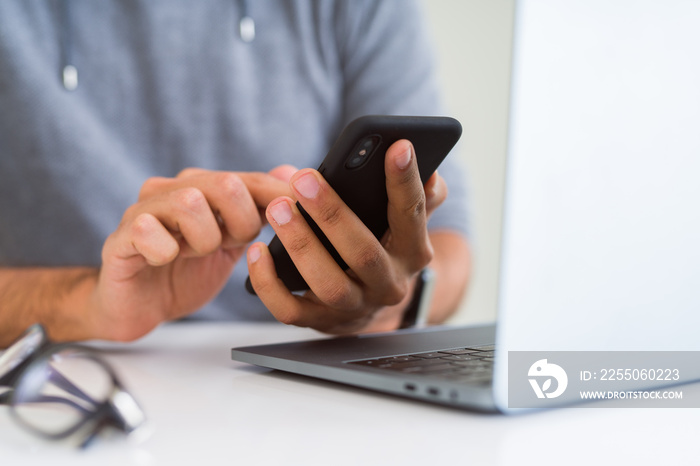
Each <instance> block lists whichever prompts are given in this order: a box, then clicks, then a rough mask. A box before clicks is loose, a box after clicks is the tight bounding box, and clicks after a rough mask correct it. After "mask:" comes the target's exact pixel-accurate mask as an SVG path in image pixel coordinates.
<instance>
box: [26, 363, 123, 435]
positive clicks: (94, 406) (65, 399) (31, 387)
mask: <svg viewBox="0 0 700 466" xmlns="http://www.w3.org/2000/svg"><path fill="white" fill-rule="evenodd" d="M82 356H83V355H82V354H81V353H80V352H77V351H75V350H71V349H65V350H62V351H58V352H56V353H53V354H52V355H51V356H50V357H48V358H43V359H41V360H39V361H36V362H35V363H33V364H32V365H31V366H29V367H28V368H27V372H26V373H25V374H24V375H23V377H22V378H21V380H20V382H19V384H18V386H17V387H16V388H15V394H14V400H13V409H14V410H15V413H16V415H17V417H18V418H19V420H21V421H22V422H24V423H25V424H26V425H27V426H28V427H30V428H32V429H34V430H37V431H39V432H43V433H45V434H47V435H52V436H55V435H60V434H61V433H64V432H67V431H70V430H71V429H73V428H75V427H76V426H78V425H80V424H81V423H82V422H84V421H85V420H86V419H87V418H89V417H90V416H91V415H93V414H94V413H95V412H96V411H97V410H98V409H99V408H100V406H102V405H103V404H104V402H105V401H106V400H107V399H108V397H109V396H110V394H111V392H112V390H113V388H114V382H113V379H112V377H111V375H110V373H109V372H108V371H107V369H106V368H105V367H104V366H103V365H102V364H100V363H99V362H97V361H95V360H93V359H90V358H85V357H82Z"/></svg>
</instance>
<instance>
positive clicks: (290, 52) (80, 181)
mask: <svg viewBox="0 0 700 466" xmlns="http://www.w3.org/2000/svg"><path fill="white" fill-rule="evenodd" d="M253 25H254V27H253ZM425 35H426V34H425V31H424V29H423V26H422V23H421V20H420V11H419V9H418V7H417V6H416V5H415V4H414V3H413V2H405V1H399V2H395V1H390V0H378V1H369V0H368V1H358V0H353V1H340V0H339V1H321V2H313V1H309V0H306V1H302V0H300V1H295V2H290V1H282V0H280V1H272V0H270V1H266V2H245V1H243V2H241V1H238V2H237V1H230V0H207V1H197V2H194V1H193V2H187V1H180V2H172V1H137V0H133V1H124V2H118V1H100V2H87V1H81V0H61V1H58V2H51V1H39V0H36V1H30V2H27V1H23V0H13V1H7V2H2V3H1V4H0V108H2V112H1V115H0V222H2V223H1V224H0V344H7V343H9V342H10V341H12V339H13V338H15V337H16V336H17V335H18V334H19V333H20V332H21V331H22V330H23V329H24V328H26V327H27V326H29V325H30V324H32V323H34V322H41V323H42V324H44V325H45V327H46V328H47V330H48V332H49V335H50V337H51V338H53V339H54V340H80V339H86V338H103V339H113V340H132V339H135V338H138V337H140V336H142V335H144V334H146V333H147V332H149V331H150V330H151V329H153V328H154V327H155V326H157V325H158V324H159V323H160V322H163V321H167V320H172V319H179V318H183V317H186V316H192V318H201V319H238V320H244V319H248V320H250V319H257V320H260V319H265V318H266V317H265V316H269V315H272V316H274V317H275V318H277V319H278V320H280V321H282V322H285V323H288V324H294V325H301V326H309V327H313V328H316V329H318V330H320V331H324V332H328V333H351V332H361V331H376V330H389V329H392V328H396V327H397V326H398V324H399V322H400V320H401V316H402V313H403V310H404V309H405V306H406V303H407V302H408V301H409V299H410V297H411V294H412V285H413V282H414V279H415V276H416V274H417V272H418V271H419V270H420V269H421V268H422V267H424V266H426V265H430V266H431V267H432V268H433V269H435V271H436V274H437V281H436V293H435V295H436V298H435V300H434V302H433V304H432V309H431V316H430V318H431V320H432V321H434V322H439V321H443V320H444V319H445V318H447V317H448V316H449V315H450V314H451V313H452V312H453V311H454V309H455V307H456V306H457V304H458V302H459V300H460V297H461V295H462V293H463V291H464V289H465V287H466V284H467V281H468V277H469V270H470V268H469V262H470V261H469V248H468V243H467V240H466V234H467V222H466V213H465V210H466V209H465V193H464V188H463V186H462V178H461V176H460V172H459V170H458V167H457V166H456V165H455V161H454V160H452V161H450V160H449V158H448V160H447V161H446V162H445V164H444V165H443V168H442V169H441V174H442V175H443V176H444V178H443V177H442V176H439V175H435V176H433V177H432V178H431V180H430V181H429V182H428V183H427V184H426V186H425V188H423V187H422V186H421V185H420V181H419V179H418V176H417V172H416V166H415V159H416V154H415V152H414V150H413V148H412V146H411V144H410V142H408V141H398V142H397V143H395V144H394V145H393V146H392V147H391V148H390V149H389V150H388V151H387V153H386V161H385V167H386V176H387V189H388V194H389V204H390V205H389V211H388V214H389V221H390V231H389V232H388V234H387V235H386V237H385V238H383V240H382V241H381V242H379V241H377V240H376V239H375V238H374V237H373V236H372V235H371V234H370V233H369V232H368V231H367V230H366V229H365V228H364V226H363V225H362V224H361V222H359V221H358V220H357V218H355V217H354V216H353V214H352V212H350V211H349V210H348V209H347V207H346V206H345V205H344V204H343V203H342V201H340V200H339V199H338V198H337V196H335V193H334V192H333V191H332V190H331V189H330V188H329V186H328V185H327V184H326V183H325V181H324V180H323V178H322V177H321V176H320V175H319V174H318V172H316V171H315V170H313V169H309V168H306V169H303V170H300V171H297V170H296V168H294V167H315V166H317V165H318V163H319V162H320V160H321V159H322V158H323V156H324V155H325V152H326V150H327V149H328V147H329V146H330V144H331V143H332V141H333V139H334V138H335V137H336V136H337V135H338V134H339V132H340V131H341V129H342V128H343V127H344V126H345V124H347V123H348V122H349V121H351V120H353V119H354V118H356V117H358V116H361V115H364V114H418V115H429V114H440V113H443V112H442V109H441V107H440V104H439V99H438V95H437V94H438V93H437V90H436V88H437V86H436V80H435V76H434V74H433V72H432V67H431V63H430V50H429V47H428V46H427V45H426V43H427V41H426V38H425ZM289 164H292V165H289ZM189 167H198V168H189ZM448 186H449V190H450V196H449V197H447V190H448ZM136 193H138V194H139V195H138V198H135V195H136ZM295 200H299V202H300V203H301V204H302V206H304V208H305V209H306V210H307V211H308V212H309V214H310V215H311V216H312V217H313V218H314V219H315V220H316V222H317V223H318V224H319V226H321V228H322V229H324V230H325V231H327V236H328V237H329V239H330V240H331V242H332V243H333V244H334V245H335V247H336V249H338V251H339V252H340V253H341V255H342V256H343V258H344V260H345V261H346V262H347V263H348V264H349V265H350V270H349V271H348V272H347V273H345V272H343V271H342V270H341V269H340V268H339V267H338V266H337V265H336V264H335V262H334V261H333V260H332V259H330V257H329V256H328V255H327V253H326V252H325V250H324V249H322V247H321V246H320V244H319V243H318V241H317V240H315V237H313V236H312V235H311V233H310V231H309V229H308V225H306V223H305V222H304V221H303V219H302V218H301V217H300V216H299V212H298V210H297V209H296V207H295V205H294V201H295ZM441 204H442V205H441ZM439 205H441V207H440V209H437V207H438V206H439ZM429 216H430V217H431V220H430V230H428V229H427V226H426V224H427V219H428V217H429ZM120 217H121V220H120ZM265 223H269V224H270V226H271V228H270V227H264V224H265ZM261 231H262V234H261V235H260V236H258V234H259V233H260V232H261ZM275 232H276V233H277V234H278V235H279V236H280V238H281V239H282V241H283V242H284V243H285V244H286V245H287V249H288V250H289V252H290V255H291V256H292V257H293V258H294V259H295V262H296V263H297V266H298V267H299V269H300V270H301V271H302V273H303V274H304V276H305V278H306V279H307V282H308V283H309V285H310V288H311V290H310V292H309V293H307V294H305V295H304V296H298V295H293V294H291V293H289V292H288V291H287V290H286V289H285V288H284V287H283V285H281V283H280V282H279V281H277V280H276V274H275V272H274V267H273V265H272V263H271V258H270V256H269V251H268V250H267V248H266V246H265V244H266V243H267V242H268V240H269V238H271V236H272V235H273V234H274V233H275ZM256 238H257V241H256V242H255V243H253V244H252V245H251V246H250V247H249V244H250V242H251V241H253V240H254V239H256ZM246 251H247V257H246V260H244V259H243V256H244V254H246ZM246 263H247V266H248V267H247V268H246ZM248 269H249V272H250V276H251V281H252V283H253V286H254V287H255V289H256V291H257V294H258V297H253V296H249V295H247V294H246V292H245V291H244V288H243V281H244V278H245V276H246V275H247V274H248ZM268 311H269V312H268Z"/></svg>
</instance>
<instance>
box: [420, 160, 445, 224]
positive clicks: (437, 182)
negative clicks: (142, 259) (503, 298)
mask: <svg viewBox="0 0 700 466" xmlns="http://www.w3.org/2000/svg"><path fill="white" fill-rule="evenodd" d="M423 191H424V192H425V210H426V215H427V216H428V218H430V215H432V213H433V212H434V211H435V209H437V208H438V207H439V206H440V205H441V204H442V203H443V202H445V199H447V184H446V183H445V180H444V179H443V178H442V177H441V176H440V175H439V174H438V172H437V171H436V172H435V173H433V174H432V175H431V177H430V178H428V181H426V183H425V185H423Z"/></svg>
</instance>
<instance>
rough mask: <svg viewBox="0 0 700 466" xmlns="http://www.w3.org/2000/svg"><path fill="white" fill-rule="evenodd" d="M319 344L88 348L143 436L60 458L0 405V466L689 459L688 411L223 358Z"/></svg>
mask: <svg viewBox="0 0 700 466" xmlns="http://www.w3.org/2000/svg"><path fill="white" fill-rule="evenodd" d="M318 337H320V335H319V334H317V333H315V332H313V331H310V330H305V329H298V328H292V327H284V326H282V325H280V324H240V323H223V324H222V323H215V324H214V323H179V324H169V325H164V326H162V327H160V328H159V329H157V330H156V331H155V332H153V333H152V334H150V335H149V336H147V337H145V338H143V339H142V340H140V341H138V342H136V343H132V344H126V345H120V344H100V345H98V346H100V347H103V348H105V349H106V352H107V357H108V359H109V360H110V362H112V363H113V365H114V366H115V368H116V369H117V371H118V372H119V374H120V376H121V378H122V380H123V382H124V383H125V385H126V386H127V388H129V389H130V390H131V392H132V393H133V394H134V395H135V397H136V398H137V399H138V400H139V402H140V404H141V405H142V407H143V408H144V410H145V411H146V415H147V416H148V417H149V419H150V421H151V425H152V427H153V433H152V434H151V436H150V438H149V439H148V440H146V441H144V442H142V443H141V444H137V445H135V444H132V443H129V442H128V441H127V440H124V439H123V438H121V437H116V438H107V439H103V440H100V441H98V442H97V443H95V444H93V446H92V447H90V448H89V449H88V450H86V451H78V450H73V449H71V448H68V447H66V446H65V445H55V444H52V443H49V442H45V441H42V440H38V439H35V438H34V437H32V436H30V435H28V434H26V433H24V432H23V431H21V430H20V429H19V428H18V427H17V426H16V425H15V424H14V422H13V421H12V419H11V418H10V417H9V415H8V414H7V408H6V407H0V465H3V466H4V465H34V464H37V465H39V464H41V465H47V466H54V465H83V464H85V465H88V464H89V465H111V464H115V465H117V464H118V465H131V464H134V465H143V466H150V465H179V464H188V465H189V464H195V465H197V464H201V465H204V464H207V465H208V464H227V465H228V464H237V465H255V464H274V465H293V464H304V465H317V464H318V465H345V464H348V465H369V464H401V465H411V464H416V465H419V464H420V465H430V466H433V465H442V464H464V465H467V464H468V465H491V464H494V465H511V464H513V465H515V464H517V465H528V464H533V465H543V464H569V465H571V464H582V465H583V464H585V465H588V464H698V462H700V450H699V449H698V447H697V444H698V438H699V435H698V434H700V409H687V408H686V409H651V408H649V409H623V408H618V409H615V408H599V409H595V408H579V409H560V410H553V411H547V412H540V413H536V414H527V415H520V416H513V417H506V416H501V415H484V414H477V413H472V412H467V411H458V410H453V409H449V408H444V407H440V406H435V405H431V404H424V403H418V402H413V401H410V400H406V399H402V398H398V397H392V396H387V395H383V394H378V393H375V392H370V391H366V390H361V389H356V388H352V387H347V386H344V385H339V384H334V383H330V382H325V381H319V380H315V379H310V378H305V377H301V376H296V375H292V374H286V373H282V372H276V371H269V370H266V369H261V368H256V367H252V366H248V365H245V364H242V363H238V362H234V361H232V360H231V359H230V348H231V347H232V346H242V345H252V344H262V343H270V342H278V341H289V340H295V339H303V338H318ZM683 388H684V390H685V391H689V390H693V391H700V385H693V386H684V387H683Z"/></svg>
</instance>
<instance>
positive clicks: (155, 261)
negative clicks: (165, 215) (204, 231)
mask: <svg viewBox="0 0 700 466" xmlns="http://www.w3.org/2000/svg"><path fill="white" fill-rule="evenodd" d="M179 252H180V247H179V244H178V242H177V241H176V240H175V238H173V236H172V235H171V234H170V232H169V231H168V230H167V229H166V228H165V227H164V226H163V224H162V223H161V222H160V221H159V220H158V219H157V218H156V217H155V216H153V215H151V214H148V213H144V214H140V215H138V216H137V217H136V218H134V219H133V221H131V222H129V223H127V224H126V225H124V226H123V227H120V228H119V229H117V231H115V232H114V233H113V234H112V235H110V237H109V238H108V239H107V241H105V246H104V249H103V262H105V263H108V262H111V261H110V260H109V259H110V258H112V257H114V258H116V259H122V260H128V259H132V258H134V257H142V258H143V260H144V261H145V263H146V264H148V265H152V266H161V265H165V264H168V263H170V262H172V261H173V260H174V259H175V257H177V255H178V253H179Z"/></svg>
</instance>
